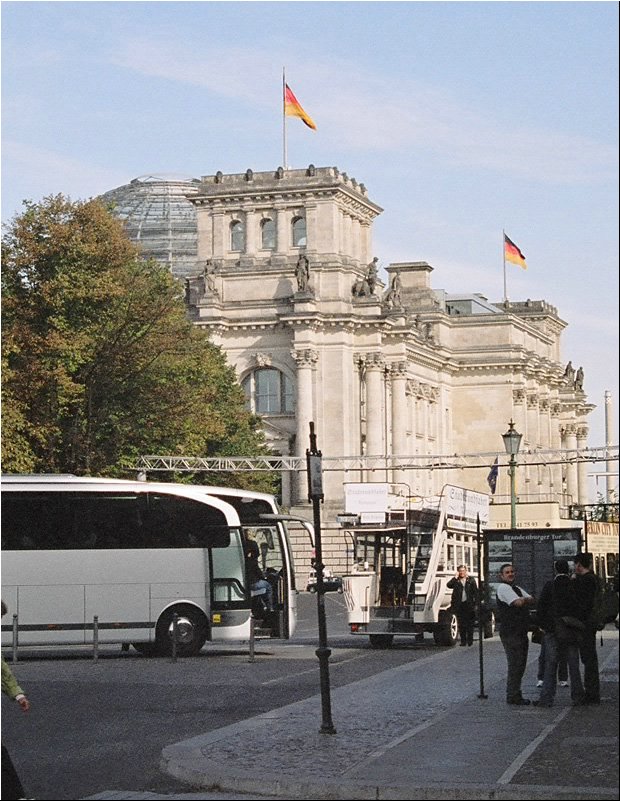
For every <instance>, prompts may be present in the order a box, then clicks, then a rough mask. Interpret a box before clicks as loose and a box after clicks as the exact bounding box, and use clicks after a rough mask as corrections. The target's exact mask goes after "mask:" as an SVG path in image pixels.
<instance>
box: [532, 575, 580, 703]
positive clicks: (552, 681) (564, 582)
mask: <svg viewBox="0 0 620 801" xmlns="http://www.w3.org/2000/svg"><path fill="white" fill-rule="evenodd" d="M554 567H555V573H556V575H555V578H553V579H552V580H551V581H548V582H547V583H546V584H545V586H544V587H543V589H542V592H541V594H540V599H539V601H538V608H537V610H536V620H537V623H538V625H539V626H540V628H541V629H542V630H543V631H544V632H545V634H544V638H545V639H544V646H545V673H544V677H543V686H542V689H541V691H540V698H539V699H538V701H534V704H535V705H536V706H553V701H554V699H555V688H556V674H557V669H558V660H559V659H560V658H562V657H565V658H566V661H567V663H568V672H569V675H570V697H571V700H572V702H573V704H575V705H579V704H582V703H583V701H584V692H583V684H582V683H581V674H580V672H579V646H578V640H577V637H578V634H577V633H575V635H574V637H575V639H574V640H573V641H572V642H568V641H566V642H562V641H561V640H560V639H559V638H558V636H557V629H558V625H557V623H558V619H559V618H561V617H563V616H566V615H570V616H571V617H577V613H578V611H579V610H578V606H577V595H576V593H575V582H574V581H572V580H571V578H570V575H569V569H568V562H567V561H566V559H558V560H557V561H556V562H555V565H554ZM569 631H570V629H569Z"/></svg>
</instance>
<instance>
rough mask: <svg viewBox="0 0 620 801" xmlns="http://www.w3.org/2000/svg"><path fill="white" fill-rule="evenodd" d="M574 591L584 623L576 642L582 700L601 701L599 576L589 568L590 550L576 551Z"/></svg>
mask: <svg viewBox="0 0 620 801" xmlns="http://www.w3.org/2000/svg"><path fill="white" fill-rule="evenodd" d="M575 594H576V596H577V605H578V610H579V611H578V614H577V617H578V618H579V620H581V621H582V622H583V623H584V624H585V627H586V629H585V631H584V632H583V637H582V640H581V644H580V646H579V655H580V656H581V661H582V663H583V685H584V689H585V698H584V701H583V702H584V704H600V703H601V685H600V679H599V675H598V655H597V653H596V632H597V627H598V620H597V619H596V609H595V601H596V597H597V594H598V577H597V576H596V575H595V574H594V573H593V572H592V554H590V553H578V554H577V556H576V557H575Z"/></svg>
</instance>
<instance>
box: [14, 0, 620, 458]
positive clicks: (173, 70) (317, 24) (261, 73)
mask: <svg viewBox="0 0 620 801" xmlns="http://www.w3.org/2000/svg"><path fill="white" fill-rule="evenodd" d="M617 42H618V5H617V4H616V3H615V2H583V3H582V2H567V3H565V2H549V3H545V2H526V3H521V2H482V3H474V2H471V3H470V2H396V3H393V2H379V3H374V2H275V3H261V2H244V3H235V2H122V3H115V2H88V3H81V2H53V3H46V2H2V89H3V96H2V99H3V106H2V111H3V114H2V135H3V143H2V144H3V146H2V220H3V221H4V222H6V221H7V220H8V219H10V218H11V217H12V216H13V215H14V214H15V213H16V212H18V211H19V209H20V204H21V200H22V199H24V198H28V199H32V200H40V199H41V198H42V197H44V196H45V195H48V194H51V193H58V192H61V193H63V194H65V195H68V196H69V197H71V198H72V199H73V200H76V199H78V198H86V197H91V196H93V195H97V194H99V193H101V192H103V191H105V190H108V189H111V188H114V187H116V186H118V185H120V184H123V183H126V182H128V181H129V180H131V179H132V178H135V177H137V176H139V175H143V174H146V173H167V174H170V173H173V174H182V175H187V176H194V177H198V176H200V175H207V174H213V173H215V172H216V171H217V170H222V171H223V172H227V171H231V172H241V171H245V170H246V169H247V168H251V169H253V170H255V171H260V170H272V169H275V168H276V167H277V166H278V165H280V164H282V118H281V76H282V67H283V66H286V75H287V81H288V83H289V84H290V86H291V88H292V89H293V91H294V92H295V94H296V95H297V97H298V99H299V101H300V102H301V104H302V105H303V106H304V108H305V110H306V111H307V112H308V114H310V116H311V117H313V119H314V121H315V122H316V124H317V127H318V130H317V131H316V132H313V131H311V130H310V129H308V128H306V127H305V126H304V125H303V123H302V122H301V121H300V120H297V119H294V118H288V156H289V159H288V160H289V164H290V166H292V167H305V166H306V165H308V164H309V163H313V164H316V165H317V166H328V165H333V166H337V167H338V168H339V169H340V170H342V171H344V172H347V173H348V175H350V176H353V177H355V178H356V179H357V180H358V181H360V182H363V183H364V184H365V185H366V186H367V188H368V192H369V197H370V198H371V199H372V200H373V201H375V202H376V203H378V204H379V205H380V206H382V207H383V208H384V213H383V214H382V215H381V217H379V219H378V221H377V222H376V224H375V237H374V252H375V254H376V255H377V256H378V257H379V259H380V262H381V264H382V265H383V266H385V265H387V264H389V263H390V262H391V261H427V262H429V263H430V264H431V265H432V266H433V267H434V272H433V274H432V283H433V286H434V287H435V288H436V289H445V290H447V291H448V292H471V291H473V292H480V293H482V294H483V295H485V296H486V297H488V299H489V300H491V301H499V300H501V299H502V296H503V272H502V229H505V231H506V233H507V234H508V235H509V236H510V237H511V238H512V239H513V240H514V241H515V242H516V243H517V244H518V245H519V247H520V248H521V250H522V251H523V253H524V254H525V256H526V258H527V263H528V268H529V269H528V270H527V271H523V270H521V269H520V268H519V267H516V266H514V265H510V264H509V265H507V270H508V295H509V297H510V299H511V300H525V299H527V298H531V299H544V300H547V301H548V302H549V303H552V304H553V305H554V306H556V307H557V308H558V312H559V315H560V317H561V318H562V319H564V320H565V321H566V322H568V323H569V327H568V329H567V331H566V332H565V334H564V337H563V353H562V361H563V362H567V361H568V360H569V359H570V360H572V362H573V365H574V366H575V367H578V366H579V365H582V366H583V368H584V371H585V382H584V388H585V390H586V392H587V393H588V396H589V400H590V401H591V402H592V403H595V404H596V405H597V407H598V408H597V410H596V411H595V412H594V413H593V414H592V415H591V416H590V427H591V434H590V445H591V446H598V445H602V444H603V443H604V414H603V408H604V406H603V398H604V392H605V390H610V391H611V392H612V395H613V400H614V405H615V406H616V407H617V406H618V404H619V402H620V399H619V398H618V300H617V298H618V222H617V220H618V185H617V184H618V165H617V153H618V139H617V133H618V132H617V122H618V88H617V87H618V44H617ZM506 422H507V421H503V420H501V421H498V431H499V430H500V429H501V430H502V431H503V430H504V428H505V423H506ZM614 434H615V435H614V441H615V442H617V441H618V430H617V426H616V430H615V432H614Z"/></svg>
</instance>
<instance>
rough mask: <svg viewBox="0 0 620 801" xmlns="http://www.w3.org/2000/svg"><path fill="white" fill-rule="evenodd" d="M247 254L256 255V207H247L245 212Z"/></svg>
mask: <svg viewBox="0 0 620 801" xmlns="http://www.w3.org/2000/svg"><path fill="white" fill-rule="evenodd" d="M245 254H246V256H254V255H255V254H256V215H255V214H254V209H247V210H246V212H245Z"/></svg>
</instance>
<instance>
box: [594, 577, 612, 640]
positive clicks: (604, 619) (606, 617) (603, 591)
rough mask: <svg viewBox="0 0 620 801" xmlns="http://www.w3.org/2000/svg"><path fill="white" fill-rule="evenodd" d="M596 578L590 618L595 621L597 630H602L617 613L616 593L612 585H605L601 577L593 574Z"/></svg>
mask: <svg viewBox="0 0 620 801" xmlns="http://www.w3.org/2000/svg"><path fill="white" fill-rule="evenodd" d="M593 575H594V577H595V579H596V592H595V594H594V602H593V604H592V613H591V619H592V622H593V623H596V629H597V631H602V630H603V629H604V628H605V626H606V625H607V623H613V621H614V620H615V619H616V616H617V614H618V594H617V593H616V592H614V590H613V588H612V587H606V586H605V585H604V584H603V582H602V581H601V579H600V578H599V577H598V576H597V575H596V573H594V574H593Z"/></svg>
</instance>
